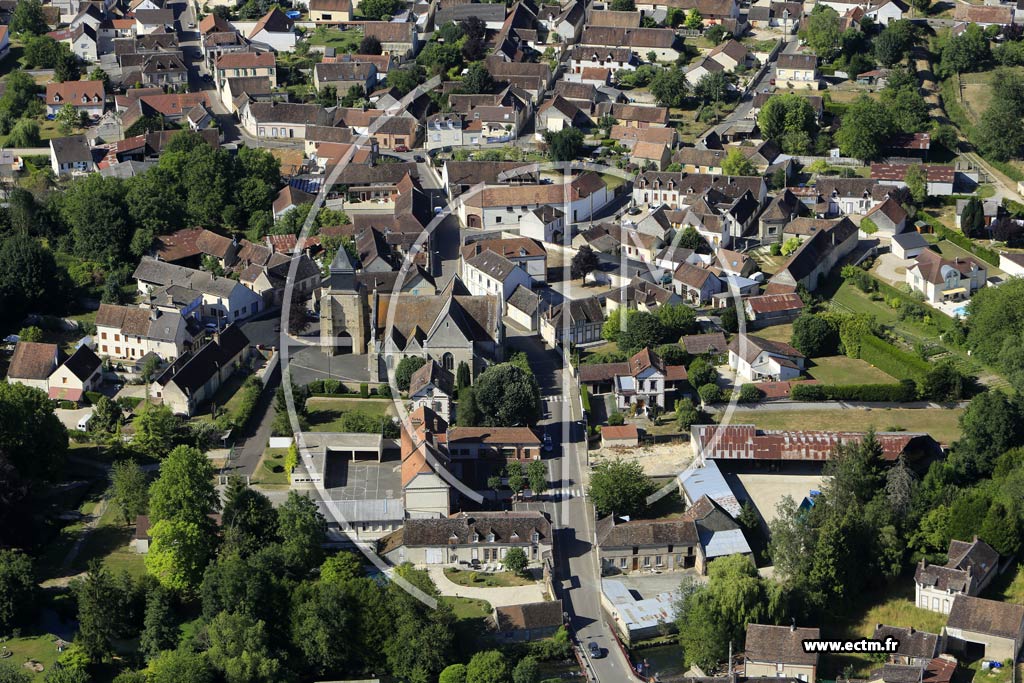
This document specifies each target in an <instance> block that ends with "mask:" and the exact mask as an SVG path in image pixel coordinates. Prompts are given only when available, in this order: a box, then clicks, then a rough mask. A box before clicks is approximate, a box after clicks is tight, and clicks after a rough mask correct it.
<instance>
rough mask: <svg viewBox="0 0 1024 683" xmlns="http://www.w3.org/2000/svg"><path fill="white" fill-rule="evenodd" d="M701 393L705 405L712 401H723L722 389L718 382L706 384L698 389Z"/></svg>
mask: <svg viewBox="0 0 1024 683" xmlns="http://www.w3.org/2000/svg"><path fill="white" fill-rule="evenodd" d="M697 393H698V394H699V395H700V400H701V402H703V403H704V404H705V405H707V404H711V403H721V401H722V390H721V389H719V388H718V385H717V384H710V383H709V384H705V385H704V386H702V387H701V388H700V389H698V390H697Z"/></svg>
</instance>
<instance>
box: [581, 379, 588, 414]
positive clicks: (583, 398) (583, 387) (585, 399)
mask: <svg viewBox="0 0 1024 683" xmlns="http://www.w3.org/2000/svg"><path fill="white" fill-rule="evenodd" d="M580 401H581V402H582V403H583V410H585V411H587V413H589V412H590V390H589V389H587V385H586V384H580Z"/></svg>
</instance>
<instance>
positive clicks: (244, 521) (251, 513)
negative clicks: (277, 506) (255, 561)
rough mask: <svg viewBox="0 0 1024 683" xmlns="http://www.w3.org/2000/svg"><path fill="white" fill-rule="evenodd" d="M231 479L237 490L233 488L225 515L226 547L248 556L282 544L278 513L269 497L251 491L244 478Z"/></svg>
mask: <svg viewBox="0 0 1024 683" xmlns="http://www.w3.org/2000/svg"><path fill="white" fill-rule="evenodd" d="M231 479H232V483H235V486H232V485H231V484H229V486H228V491H227V492H226V495H225V500H224V509H223V512H222V514H221V524H222V526H223V528H224V546H225V549H226V550H234V551H238V552H239V553H241V554H242V555H243V556H248V555H251V554H252V553H254V552H256V551H257V550H259V549H260V548H264V547H266V545H267V544H268V543H273V542H275V541H277V540H278V536H277V524H278V518H277V513H276V512H275V511H274V506H273V505H272V504H271V502H270V499H269V498H267V496H266V495H264V494H263V493H261V492H260V491H257V490H256V489H252V488H249V487H248V486H247V485H246V484H245V482H244V480H242V478H241V477H232V478H231ZM236 482H237V483H236Z"/></svg>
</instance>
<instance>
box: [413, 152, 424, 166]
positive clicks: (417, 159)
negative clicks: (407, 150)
mask: <svg viewBox="0 0 1024 683" xmlns="http://www.w3.org/2000/svg"><path fill="white" fill-rule="evenodd" d="M412 160H413V161H415V162H416V163H417V164H422V163H423V162H424V161H426V159H424V158H423V155H422V154H417V155H415V156H414V157H413V158H412Z"/></svg>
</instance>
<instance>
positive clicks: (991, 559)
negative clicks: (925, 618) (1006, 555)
mask: <svg viewBox="0 0 1024 683" xmlns="http://www.w3.org/2000/svg"><path fill="white" fill-rule="evenodd" d="M946 557H947V562H946V564H944V565H937V564H929V563H928V562H927V561H926V560H921V562H920V563H919V564H918V565H917V570H916V571H915V572H914V587H915V590H914V603H915V604H916V605H917V606H918V607H920V608H921V609H927V610H931V611H932V612H941V613H942V614H949V612H950V610H951V609H952V607H953V599H954V598H955V597H956V596H957V595H968V596H976V595H978V594H980V593H981V591H982V590H984V589H985V587H986V586H988V584H989V583H991V582H992V579H993V578H994V577H995V576H996V574H997V573H998V571H997V570H998V569H999V553H997V552H996V551H995V550H994V549H993V548H992V546H990V545H989V544H988V543H985V541H980V540H978V537H977V536H975V537H974V538H973V540H971V541H970V542H967V541H958V540H956V539H954V540H952V541H950V542H949V552H948V553H947V555H946Z"/></svg>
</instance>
